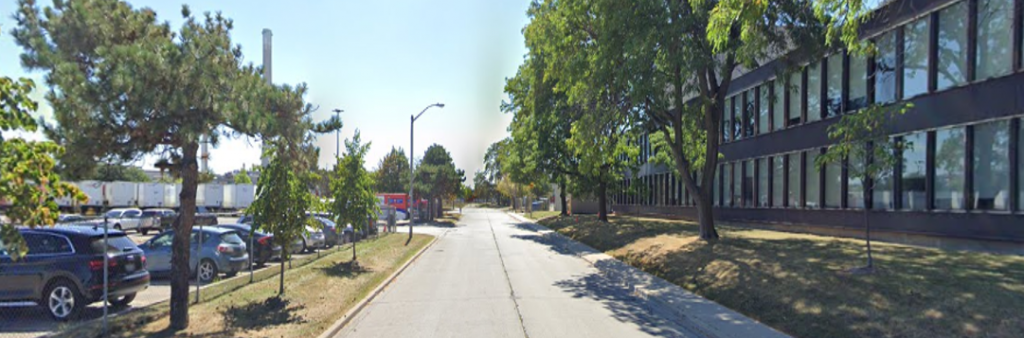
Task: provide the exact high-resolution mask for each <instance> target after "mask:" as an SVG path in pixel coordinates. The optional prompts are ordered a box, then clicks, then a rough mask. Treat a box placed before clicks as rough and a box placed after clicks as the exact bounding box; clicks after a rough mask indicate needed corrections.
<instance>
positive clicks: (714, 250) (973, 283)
mask: <svg viewBox="0 0 1024 338" xmlns="http://www.w3.org/2000/svg"><path fill="white" fill-rule="evenodd" d="M541 224H543V225H546V226H548V227H550V228H552V229H553V230H557V231H558V232H560V233H562V234H564V235H567V236H569V237H572V238H573V239H575V240H578V241H581V242H583V243H586V244H588V245H590V246H592V247H594V248H596V249H598V250H601V251H605V252H606V253H608V254H610V255H612V256H614V257H616V258H618V259H621V260H623V261H625V262H627V263H629V264H631V265H633V266H636V267H638V268H641V269H643V270H644V271H647V272H649V273H653V274H655V275H658V276H659V277H662V278H665V279H666V280H668V281H671V282H673V283H675V284H678V285H680V286H682V287H684V288H686V289H688V290H690V291H693V292H694V293H696V294H699V295H701V296H704V297H706V298H708V299H711V300H713V301H715V302H718V303H719V304H722V305H724V306H726V307H729V308H731V309H734V310H736V311H739V312H741V313H743V314H745V315H747V316H750V317H752V318H755V319H757V320H759V321H761V322H763V323H765V324H768V325H770V326H772V327H775V328H776V329H779V330H781V331H783V332H786V333H788V334H791V335H794V336H796V337H805V338H812V337H813V338H816V337H928V338H931V337H1021V335H1022V334H1024V257H1022V256H1013V255H998V254H987V253H975V252H963V251H948V250H939V249H930V248H920V247H913V246H906V245H896V244H887V243H879V242H875V243H872V248H873V249H874V258H875V265H876V273H875V274H872V275H849V274H846V273H844V271H845V270H847V269H849V268H852V267H857V266H862V265H863V264H864V263H865V260H866V254H865V251H864V241H863V240H856V239H846V238H838V237H826V236H814V235H803V234H792V233H785V232H778V231H768V230H755V229H744V228H737V227H726V226H718V232H719V235H721V236H722V238H721V239H720V240H719V241H717V242H716V243H713V244H711V243H707V242H704V241H700V240H698V239H697V237H696V235H697V225H696V224H695V223H692V222H685V221H671V220H658V219H649V218H639V219H638V218H632V217H624V216H622V217H613V218H612V220H611V222H610V223H607V224H604V223H600V222H598V221H597V220H596V218H595V217H593V216H586V217H584V216H580V218H579V222H578V223H577V222H575V220H574V219H573V218H571V217H559V218H552V219H548V220H545V221H543V222H541Z"/></svg>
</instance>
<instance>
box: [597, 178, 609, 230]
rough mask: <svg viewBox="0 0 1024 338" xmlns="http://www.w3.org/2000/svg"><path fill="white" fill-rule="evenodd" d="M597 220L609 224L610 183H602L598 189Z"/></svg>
mask: <svg viewBox="0 0 1024 338" xmlns="http://www.w3.org/2000/svg"><path fill="white" fill-rule="evenodd" d="M597 204H598V205H597V219H598V220H600V221H601V222H608V183H605V182H604V181H601V183H600V184H599V185H598V187H597Z"/></svg>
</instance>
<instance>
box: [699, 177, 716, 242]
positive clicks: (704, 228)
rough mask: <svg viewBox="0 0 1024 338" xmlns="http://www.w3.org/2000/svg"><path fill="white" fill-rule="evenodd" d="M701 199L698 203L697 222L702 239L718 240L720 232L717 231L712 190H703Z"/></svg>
mask: <svg viewBox="0 0 1024 338" xmlns="http://www.w3.org/2000/svg"><path fill="white" fill-rule="evenodd" d="M701 190H702V191H701V194H700V199H699V200H698V201H697V222H698V224H699V225H700V239H703V240H708V241H710V240H716V239H718V231H716V230H715V213H714V208H712V205H713V204H712V203H711V190H710V189H701Z"/></svg>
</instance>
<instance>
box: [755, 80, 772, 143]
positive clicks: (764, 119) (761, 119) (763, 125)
mask: <svg viewBox="0 0 1024 338" xmlns="http://www.w3.org/2000/svg"><path fill="white" fill-rule="evenodd" d="M758 92H760V93H759V94H760V95H759V97H758V100H759V101H760V102H758V110H757V115H758V117H757V133H758V134H764V133H767V132H768V123H769V122H771V121H769V120H768V107H769V105H770V104H771V97H770V96H768V86H764V85H762V86H761V87H760V90H758Z"/></svg>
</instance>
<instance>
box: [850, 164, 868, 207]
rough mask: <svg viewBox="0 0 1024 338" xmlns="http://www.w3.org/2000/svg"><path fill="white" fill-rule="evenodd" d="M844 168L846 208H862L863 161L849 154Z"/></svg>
mask: <svg viewBox="0 0 1024 338" xmlns="http://www.w3.org/2000/svg"><path fill="white" fill-rule="evenodd" d="M846 168H847V169H846V176H847V177H846V182H847V183H846V206H847V207H849V208H854V209H861V208H864V179H863V175H864V174H863V173H864V159H863V158H862V157H861V156H857V153H851V154H850V158H849V164H847V166H846Z"/></svg>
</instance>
